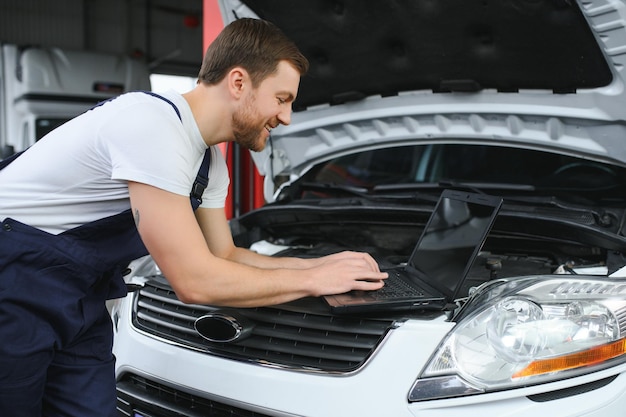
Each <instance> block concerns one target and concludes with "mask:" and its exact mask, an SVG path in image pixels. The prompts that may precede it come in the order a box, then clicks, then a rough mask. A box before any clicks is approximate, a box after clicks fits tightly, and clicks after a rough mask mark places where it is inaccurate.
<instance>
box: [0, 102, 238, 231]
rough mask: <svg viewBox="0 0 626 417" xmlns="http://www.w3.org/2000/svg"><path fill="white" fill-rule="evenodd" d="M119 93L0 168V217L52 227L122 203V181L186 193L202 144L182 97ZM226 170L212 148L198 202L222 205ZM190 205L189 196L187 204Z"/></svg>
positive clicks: (68, 225) (103, 213) (94, 216)
mask: <svg viewBox="0 0 626 417" xmlns="http://www.w3.org/2000/svg"><path fill="white" fill-rule="evenodd" d="M161 95H162V96H164V97H166V98H167V99H169V100H170V101H172V102H173V103H174V104H175V105H176V107H177V108H178V110H179V112H180V114H181V117H182V123H181V120H180V119H179V118H178V115H177V114H176V111H175V110H174V108H173V107H172V106H171V105H170V104H168V103H167V102H165V101H164V100H162V99H160V98H157V97H153V96H151V95H149V94H146V93H141V92H135V93H127V94H124V95H122V96H120V97H117V98H115V99H113V100H111V101H108V102H106V103H104V104H102V105H100V106H97V107H95V108H94V109H92V110H89V111H87V112H85V113H83V114H81V115H80V116H78V117H76V118H74V119H72V120H70V121H69V122H67V123H65V124H64V125H62V126H60V127H59V128H57V129H55V130H54V131H52V132H51V133H49V134H48V135H47V136H45V137H44V138H42V139H41V140H40V141H38V142H37V143H36V144H35V145H33V146H32V147H31V148H30V149H29V150H28V151H27V152H25V153H24V154H23V155H20V156H19V157H18V158H17V159H16V160H15V161H14V162H13V163H11V164H10V165H9V166H7V167H6V168H4V169H3V170H0V220H1V219H4V218H6V217H11V218H13V219H15V220H17V221H20V222H22V223H26V224H28V225H31V226H33V227H37V228H39V229H42V230H44V231H46V232H49V233H53V234H57V233H60V232H63V231H65V230H69V229H72V228H74V227H77V226H80V225H82V224H84V223H87V222H90V221H93V220H98V219H101V218H104V217H108V216H111V215H115V214H118V213H120V212H122V211H124V210H127V209H129V208H130V200H129V195H128V185H127V181H129V180H130V181H136V182H141V183H145V184H149V185H152V186H155V187H158V188H160V189H163V190H166V191H169V192H172V193H175V194H180V195H185V196H188V195H189V192H190V191H191V187H192V184H193V182H194V180H195V178H196V175H197V173H198V170H199V168H200V164H201V163H202V158H203V157H204V153H205V151H206V149H207V146H206V144H205V143H204V141H203V140H202V137H201V135H200V131H199V129H198V126H197V125H196V122H195V120H194V118H193V115H192V113H191V109H190V108H189V106H188V104H187V102H186V101H185V99H184V98H183V97H182V96H181V95H180V94H179V93H176V92H174V91H169V92H167V93H164V94H161ZM228 185H229V178H228V169H227V167H226V162H225V161H224V158H223V156H222V153H221V152H220V151H219V150H218V149H216V147H215V146H214V147H212V158H211V167H210V170H209V184H208V186H207V188H206V190H205V192H204V195H203V202H202V207H207V208H221V207H224V202H225V199H226V195H227V193H228ZM190 206H191V203H190Z"/></svg>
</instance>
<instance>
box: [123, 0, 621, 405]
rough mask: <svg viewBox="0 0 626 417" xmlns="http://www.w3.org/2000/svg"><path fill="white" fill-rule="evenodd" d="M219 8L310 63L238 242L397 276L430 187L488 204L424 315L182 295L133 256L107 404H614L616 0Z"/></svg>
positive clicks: (435, 192) (433, 196)
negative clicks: (392, 270) (337, 258)
mask: <svg viewBox="0 0 626 417" xmlns="http://www.w3.org/2000/svg"><path fill="white" fill-rule="evenodd" d="M220 7H221V10H222V12H223V16H224V20H225V22H227V23H228V22H230V21H232V20H233V19H236V18H240V17H258V18H263V19H267V20H270V21H273V22H274V23H276V24H277V25H279V26H280V27H281V28H282V29H283V31H284V32H285V33H286V34H287V35H288V36H290V37H291V38H292V39H294V41H295V42H296V43H297V44H298V45H299V47H300V48H301V50H302V51H303V53H304V54H305V55H306V56H307V57H308V58H309V59H310V61H311V70H310V72H309V74H308V75H307V76H306V77H304V78H303V80H302V83H301V87H300V92H299V95H298V99H297V101H296V103H295V112H294V114H293V117H292V124H291V125H290V126H286V127H285V126H283V127H281V128H277V129H275V130H274V131H273V132H272V138H271V141H270V143H269V146H268V149H266V150H265V151H264V152H262V153H260V154H258V155H254V158H255V162H256V163H257V166H258V167H259V170H260V171H261V172H262V173H263V174H264V175H265V195H266V198H267V200H268V201H270V202H269V203H268V204H267V205H266V206H264V207H263V208H261V209H258V210H255V211H252V212H250V213H247V214H245V215H243V216H241V217H240V218H237V219H234V220H232V221H231V226H232V231H233V235H234V237H235V240H236V242H237V244H238V245H241V246H247V247H251V248H253V249H254V250H257V251H259V252H262V253H266V254H279V255H284V256H319V255H324V254H328V253H332V252H336V251H339V250H344V249H351V250H361V251H366V252H369V253H371V254H372V255H373V256H374V257H375V258H376V259H377V260H378V261H379V262H380V263H381V265H392V266H402V265H405V264H406V263H407V260H408V258H409V256H410V255H411V251H412V249H413V247H414V245H415V243H416V241H417V240H418V238H419V236H420V234H421V233H422V231H423V229H424V227H425V223H426V222H427V220H428V219H429V216H430V215H431V213H432V212H433V208H434V206H435V203H436V202H437V200H438V198H439V197H440V195H441V194H442V191H443V190H444V189H453V190H457V191H458V190H461V191H471V192H472V193H476V194H479V195H480V194H487V195H492V196H498V197H501V198H502V199H503V204H502V206H501V208H500V211H499V214H498V216H497V218H496V220H495V223H494V224H493V227H492V229H491V231H490V232H489V234H488V236H487V239H486V241H485V242H484V244H483V245H482V247H481V248H480V249H481V250H480V252H479V253H478V257H477V259H476V260H475V261H474V262H473V266H472V267H471V269H470V271H469V273H468V274H467V277H466V279H467V281H466V282H465V284H464V286H463V288H462V291H461V292H460V293H459V294H458V296H457V297H455V299H454V300H450V301H451V302H450V303H448V305H447V306H446V307H445V308H443V309H434V310H432V309H425V308H420V307H416V308H415V309H412V310H407V311H403V310H395V309H390V310H384V309H383V310H377V311H374V312H368V313H364V312H341V311H335V310H332V309H331V308H330V306H329V304H328V303H327V302H326V301H325V300H323V299H321V298H306V299H302V300H298V301H295V302H292V303H288V304H285V305H280V306H274V307H266V308H255V309H224V308H216V307H212V306H199V305H186V304H183V303H181V302H180V301H178V300H177V298H176V296H175V294H174V293H173V291H172V289H171V288H170V286H169V285H168V283H167V277H163V276H161V275H159V274H158V272H157V271H156V270H155V269H154V266H153V265H152V264H151V261H150V259H149V258H147V259H144V260H140V261H138V262H136V263H135V264H133V265H131V269H132V270H133V273H132V274H131V275H129V277H130V278H129V284H132V285H135V286H136V287H137V288H138V290H137V291H135V292H133V293H131V294H130V295H129V296H127V297H126V298H124V299H122V300H119V301H117V302H116V303H115V304H114V305H113V307H112V317H113V321H114V325H115V332H116V333H115V345H114V353H115V355H116V357H117V367H116V372H117V387H118V409H119V412H120V416H132V417H166V416H167V417H169V416H307V417H333V416H337V417H339V416H340V417H345V416H359V417H366V416H372V417H381V416H384V417H387V416H394V417H399V416H406V417H441V416H445V417H454V416H463V417H466V416H469V415H471V416H474V415H476V416H482V417H487V416H508V417H514V416H524V417H526V416H531V415H533V416H550V417H557V416H598V417H600V416H602V417H611V416H613V417H617V416H623V415H624V410H626V280H625V278H624V277H625V276H626V272H625V268H624V267H625V266H626V236H625V232H626V93H625V92H624V73H625V71H626V4H625V2H624V0H579V1H576V0H551V1H548V0H545V1H538V0H494V1H491V0H480V1H478V0H407V1H376V0H370V1H366V0H343V1H321V0H319V1H307V2H296V1H290V2H288V1H283V2H280V1H273V0H245V1H235V0H230V1H229V0H223V1H220ZM442 278H443V277H434V279H442ZM458 279H461V277H458Z"/></svg>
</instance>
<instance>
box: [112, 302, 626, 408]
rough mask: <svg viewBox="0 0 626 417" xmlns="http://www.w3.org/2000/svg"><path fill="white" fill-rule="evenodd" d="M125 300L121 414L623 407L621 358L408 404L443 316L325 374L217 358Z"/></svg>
mask: <svg viewBox="0 0 626 417" xmlns="http://www.w3.org/2000/svg"><path fill="white" fill-rule="evenodd" d="M130 305H131V303H130V297H128V298H127V299H125V300H123V301H121V302H120V303H118V304H117V305H116V306H115V307H114V310H113V317H114V322H115V328H116V335H115V346H114V353H115V355H116V358H117V365H116V375H117V378H118V408H119V410H120V415H130V416H133V417H135V414H134V413H135V412H138V413H139V414H137V415H143V416H150V417H160V416H165V415H168V416H170V415H176V413H180V415H187V416H194V415H198V416H200V415H207V413H208V411H207V410H209V409H215V410H217V409H221V410H228V412H229V413H230V414H228V415H233V416H310V417H316V416H320V417H321V416H323V417H332V416H357V415H358V416H376V417H380V416H407V417H411V416H417V417H436V416H437V417H441V416H446V417H455V416H459V417H460V416H463V417H466V416H467V415H468V412H470V413H472V414H470V415H474V413H475V414H476V415H479V414H480V415H482V416H504V415H506V416H511V417H517V416H520V417H521V416H528V415H533V414H535V415H550V416H551V417H554V416H602V417H607V416H616V417H617V416H622V415H623V410H624V409H625V407H626V365H624V366H621V367H614V368H611V369H607V370H604V371H601V372H596V373H593V374H589V375H584V376H580V377H577V378H572V379H569V380H564V381H558V382H554V383H550V384H543V385H539V386H532V387H525V388H521V389H514V390H507V391H501V392H496V393H489V394H479V395H473V396H466V397H459V398H454V399H442V400H431V401H421V402H414V403H409V401H408V400H407V397H408V393H409V390H410V389H411V387H412V385H413V383H414V382H415V379H416V377H417V376H418V374H419V373H420V371H421V370H422V368H423V367H424V365H425V364H426V362H427V361H428V360H429V358H430V356H431V355H432V352H434V351H435V350H436V349H437V347H438V345H439V343H440V342H441V340H442V339H443V338H444V337H445V335H446V334H447V333H448V332H449V330H450V329H451V328H452V327H453V323H449V322H446V321H445V319H444V317H439V318H436V319H434V320H428V321H420V320H410V321H408V322H406V323H404V324H403V325H402V326H400V327H399V328H397V329H394V330H392V331H391V332H390V333H389V334H388V335H387V337H386V338H385V340H384V341H383V343H382V344H381V346H379V348H378V349H377V351H376V352H375V354H374V355H373V356H372V357H371V358H370V359H369V361H368V363H367V364H366V365H365V366H364V367H363V368H362V369H360V370H359V371H356V372H352V373H349V374H341V375H339V374H337V375H332V374H322V373H319V372H306V371H293V370H287V369H281V368H278V367H272V366H265V365H262V364H258V363H249V362H239V361H234V360H230V359H224V358H221V357H217V356H212V355H208V354H206V353H201V352H196V351H193V350H190V349H187V348H183V347H180V346H177V345H175V344H173V343H171V342H168V341H164V340H160V339H156V338H154V337H152V336H150V335H146V334H144V333H141V332H138V331H137V330H136V329H134V328H133V327H132V326H131V312H130ZM546 393H549V394H546ZM194 413H195V414H194ZM209 415H211V414H209ZM216 415H221V414H216Z"/></svg>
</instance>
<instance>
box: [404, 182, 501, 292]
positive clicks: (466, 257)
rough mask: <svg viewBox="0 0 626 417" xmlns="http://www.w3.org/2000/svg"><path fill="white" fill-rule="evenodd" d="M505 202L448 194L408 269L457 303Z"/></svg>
mask: <svg viewBox="0 0 626 417" xmlns="http://www.w3.org/2000/svg"><path fill="white" fill-rule="evenodd" d="M501 204H502V199H501V198H499V197H492V196H488V195H481V194H473V193H467V192H460V191H451V190H445V191H444V192H443V193H442V196H441V198H440V199H439V201H438V203H437V205H436V207H435V209H434V211H433V213H432V216H431V217H430V220H429V222H428V223H427V224H426V226H425V229H424V231H423V232H422V235H421V237H420V240H419V242H418V244H417V245H416V246H415V249H414V250H413V254H412V255H411V257H410V258H409V261H408V266H409V267H410V268H415V269H417V270H418V271H420V272H421V273H422V274H423V276H424V277H425V279H426V280H427V282H428V284H430V285H431V286H432V287H434V288H435V289H436V290H438V291H440V292H441V293H442V294H443V295H445V296H446V298H447V299H449V300H454V299H455V298H456V297H457V296H458V292H459V290H460V287H461V286H462V284H463V282H464V281H465V280H464V279H463V278H464V277H465V275H466V274H467V273H468V272H469V269H470V268H471V266H472V264H473V262H474V259H475V258H476V256H477V255H478V252H479V251H480V249H481V248H482V244H483V242H484V239H485V237H486V235H487V233H488V232H489V230H490V228H491V225H492V224H493V222H494V220H495V217H496V215H497V213H498V210H499V208H500V205H501Z"/></svg>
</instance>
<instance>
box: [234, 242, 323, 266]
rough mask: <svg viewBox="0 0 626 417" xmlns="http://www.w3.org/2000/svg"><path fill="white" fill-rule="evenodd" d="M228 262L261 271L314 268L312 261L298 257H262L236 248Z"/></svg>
mask: <svg viewBox="0 0 626 417" xmlns="http://www.w3.org/2000/svg"><path fill="white" fill-rule="evenodd" d="M228 260H230V261H233V262H237V263H240V264H244V265H249V266H253V267H256V268H261V269H278V268H287V269H305V268H311V267H312V266H314V262H313V260H311V259H303V258H296V257H273V256H267V255H262V254H259V253H256V252H254V251H251V250H249V249H245V248H239V247H236V248H235V249H234V250H233V251H232V252H231V254H230V255H229V256H228Z"/></svg>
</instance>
